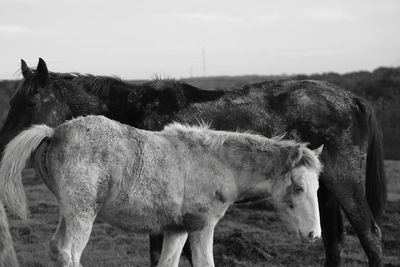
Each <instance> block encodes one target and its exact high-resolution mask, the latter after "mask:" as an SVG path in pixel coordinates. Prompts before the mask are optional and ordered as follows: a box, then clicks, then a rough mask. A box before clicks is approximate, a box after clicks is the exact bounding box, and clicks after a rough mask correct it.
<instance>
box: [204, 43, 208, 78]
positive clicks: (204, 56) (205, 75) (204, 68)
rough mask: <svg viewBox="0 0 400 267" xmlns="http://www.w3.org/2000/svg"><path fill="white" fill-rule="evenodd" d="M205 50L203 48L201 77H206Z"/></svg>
mask: <svg viewBox="0 0 400 267" xmlns="http://www.w3.org/2000/svg"><path fill="white" fill-rule="evenodd" d="M206 75H207V72H206V48H205V47H204V46H203V76H204V77H206Z"/></svg>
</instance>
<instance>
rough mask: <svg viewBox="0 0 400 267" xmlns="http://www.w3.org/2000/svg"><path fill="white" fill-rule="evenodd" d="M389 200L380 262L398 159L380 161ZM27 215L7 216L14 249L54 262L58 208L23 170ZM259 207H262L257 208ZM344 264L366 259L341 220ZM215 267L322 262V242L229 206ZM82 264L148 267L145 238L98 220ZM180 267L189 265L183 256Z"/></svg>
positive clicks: (389, 261)
mask: <svg viewBox="0 0 400 267" xmlns="http://www.w3.org/2000/svg"><path fill="white" fill-rule="evenodd" d="M385 166H386V171H387V176H388V185H389V186H388V188H389V200H390V201H389V203H388V207H387V210H386V214H385V217H384V222H383V228H382V232H383V246H384V261H385V264H386V266H400V161H386V162H385ZM24 183H25V188H26V191H27V193H28V199H29V208H30V212H31V216H30V218H29V220H28V221H26V222H23V221H20V220H16V219H13V218H10V225H11V231H12V235H13V238H14V241H15V246H16V251H17V254H18V257H19V260H20V262H21V263H22V266H31V267H39V266H53V264H52V262H51V261H50V259H49V257H48V242H49V240H50V238H51V236H52V234H53V232H54V231H55V228H56V225H57V222H58V207H57V204H56V202H55V199H54V197H53V196H52V195H51V194H50V192H49V191H48V190H47V188H46V187H45V186H44V185H43V183H42V181H41V180H40V179H38V178H37V177H35V175H34V172H33V170H31V169H29V170H26V171H25V173H24ZM261 208H263V209H261ZM346 232H347V236H346V246H345V248H344V253H343V258H344V262H345V266H365V265H366V263H367V259H366V257H365V255H364V252H363V251H362V249H361V247H360V245H359V242H358V239H357V237H356V236H355V234H354V231H353V230H352V228H351V226H349V225H348V224H346ZM214 257H215V261H216V266H226V267H228V266H243V267H244V266H246V267H247V266H321V265H322V264H323V260H324V250H323V246H322V242H321V241H317V242H316V243H314V244H311V245H304V244H302V243H300V242H299V241H297V239H296V238H295V237H294V236H293V235H291V234H289V233H287V232H286V231H285V227H284V225H283V224H282V222H281V221H280V220H279V219H278V217H277V216H276V214H275V212H274V210H273V208H272V207H271V206H270V205H268V204H267V203H266V204H265V205H262V207H260V206H258V207H247V208H244V207H241V208H237V207H232V208H230V209H229V211H228V213H227V215H226V216H225V217H224V218H223V220H222V221H221V222H220V223H219V225H218V226H217V229H216V234H215V245H214ZM82 263H83V265H84V266H96V267H97V266H148V264H149V257H148V237H147V235H143V234H132V233H126V232H123V231H121V230H119V229H116V228H114V227H112V226H110V225H109V224H107V223H105V222H103V221H102V220H100V219H98V220H97V221H96V223H95V225H94V228H93V232H92V235H91V238H90V241H89V244H88V246H87V247H86V249H85V251H84V253H83V256H82ZM181 266H189V265H188V263H187V261H186V260H184V259H182V260H181Z"/></svg>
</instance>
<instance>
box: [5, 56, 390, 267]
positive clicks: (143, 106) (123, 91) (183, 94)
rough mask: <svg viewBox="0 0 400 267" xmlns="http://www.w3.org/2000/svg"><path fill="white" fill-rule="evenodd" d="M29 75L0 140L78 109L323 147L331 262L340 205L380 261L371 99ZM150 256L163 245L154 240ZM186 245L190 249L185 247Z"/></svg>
mask: <svg viewBox="0 0 400 267" xmlns="http://www.w3.org/2000/svg"><path fill="white" fill-rule="evenodd" d="M21 70H22V74H23V76H24V79H23V80H22V82H21V84H20V86H19V88H18V90H17V91H16V93H15V95H14V96H13V98H12V99H11V101H10V106H11V107H10V111H9V113H8V116H7V119H6V122H5V124H4V126H3V128H2V130H1V131H0V147H1V146H4V145H5V144H7V143H8V142H9V141H10V140H11V139H12V138H13V137H14V136H15V135H16V134H17V133H18V132H19V131H21V130H22V129H24V128H26V127H27V126H29V125H31V124H34V123H46V124H48V125H50V126H56V125H58V124H61V123H62V122H64V121H65V120H68V119H70V118H72V117H76V116H79V115H87V114H102V115H105V116H107V117H109V118H111V119H114V120H118V121H120V122H122V123H126V124H129V125H132V126H135V127H138V128H143V129H148V130H160V129H162V128H163V126H164V125H165V124H167V123H169V122H171V121H172V120H174V121H179V122H184V123H197V122H198V121H199V120H202V121H206V122H209V123H211V127H212V128H214V129H221V130H237V129H243V130H251V131H253V132H257V133H260V134H263V135H265V136H267V137H271V136H273V135H278V134H282V133H286V136H287V137H290V138H297V139H300V140H302V141H307V142H309V143H310V146H311V148H317V147H319V146H320V145H321V144H323V145H324V152H323V153H322V161H323V163H324V172H323V174H322V175H321V177H320V189H319V192H318V197H319V202H320V214H321V226H322V235H323V242H324V246H325V254H326V260H325V265H326V266H338V265H340V262H341V259H340V254H341V251H342V247H343V243H344V229H343V220H342V215H341V212H340V209H342V210H343V211H344V213H345V215H346V216H347V218H348V220H349V222H350V223H351V225H352V226H353V228H354V229H355V231H356V233H357V235H358V237H359V239H360V242H361V244H362V246H363V248H364V251H365V252H366V254H367V256H368V260H369V264H370V266H381V265H382V251H381V232H380V228H379V227H378V225H377V222H379V218H380V216H381V215H382V212H383V209H384V205H385V202H386V181H385V177H384V171H383V160H382V151H381V148H382V143H381V139H380V131H379V128H378V126H377V122H376V119H375V116H374V113H373V110H372V108H371V107H370V106H369V105H368V103H367V102H366V101H365V100H363V99H361V98H359V97H357V96H354V95H352V94H350V93H349V92H347V91H343V90H342V89H340V88H338V87H336V86H334V85H332V84H329V83H326V82H320V81H269V82H262V83H256V84H251V85H247V86H244V87H243V88H238V89H234V90H229V91H206V90H201V89H199V88H196V87H193V86H191V85H189V84H185V83H181V82H176V81H170V80H156V81H152V82H149V83H145V84H142V85H131V84H127V83H124V82H122V81H121V80H118V79H115V78H110V77H98V76H92V75H80V74H70V73H67V74H65V73H52V72H48V70H47V67H46V64H45V62H44V61H43V60H41V59H40V60H39V64H38V66H37V69H36V70H32V69H30V68H28V67H27V66H26V64H25V62H24V61H22V66H21ZM150 240H151V241H150V250H151V252H150V254H151V263H152V264H155V262H156V260H157V256H156V255H157V253H156V252H157V250H158V249H160V247H161V241H160V239H159V237H155V236H153V237H151V239H150ZM188 252H189V250H188V249H186V250H185V253H186V255H188V256H189V258H190V254H188Z"/></svg>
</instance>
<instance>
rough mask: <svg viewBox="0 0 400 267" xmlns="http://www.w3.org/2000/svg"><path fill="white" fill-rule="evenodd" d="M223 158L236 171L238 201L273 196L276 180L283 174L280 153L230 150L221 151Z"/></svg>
mask: <svg viewBox="0 0 400 267" xmlns="http://www.w3.org/2000/svg"><path fill="white" fill-rule="evenodd" d="M221 156H222V157H224V160H225V161H226V162H228V164H229V165H230V167H231V168H232V169H233V170H234V171H233V173H234V179H235V183H236V188H237V192H238V196H237V198H238V199H237V200H241V199H247V198H252V197H267V196H269V195H271V193H272V189H273V185H274V182H275V180H276V179H277V178H278V176H280V175H281V173H282V172H283V165H282V160H281V157H280V155H279V153H276V154H272V153H267V152H262V151H254V152H250V151H249V152H243V151H238V150H235V149H229V148H228V149H224V150H223V151H221V155H220V157H221Z"/></svg>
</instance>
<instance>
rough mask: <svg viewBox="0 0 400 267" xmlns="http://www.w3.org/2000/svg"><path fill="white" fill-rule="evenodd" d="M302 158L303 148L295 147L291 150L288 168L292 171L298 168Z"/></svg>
mask: <svg viewBox="0 0 400 267" xmlns="http://www.w3.org/2000/svg"><path fill="white" fill-rule="evenodd" d="M302 157H303V147H302V146H301V145H296V146H295V147H293V148H292V149H290V151H289V158H288V168H290V169H292V168H293V167H294V166H296V165H297V163H299V161H300V160H301V158H302Z"/></svg>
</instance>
